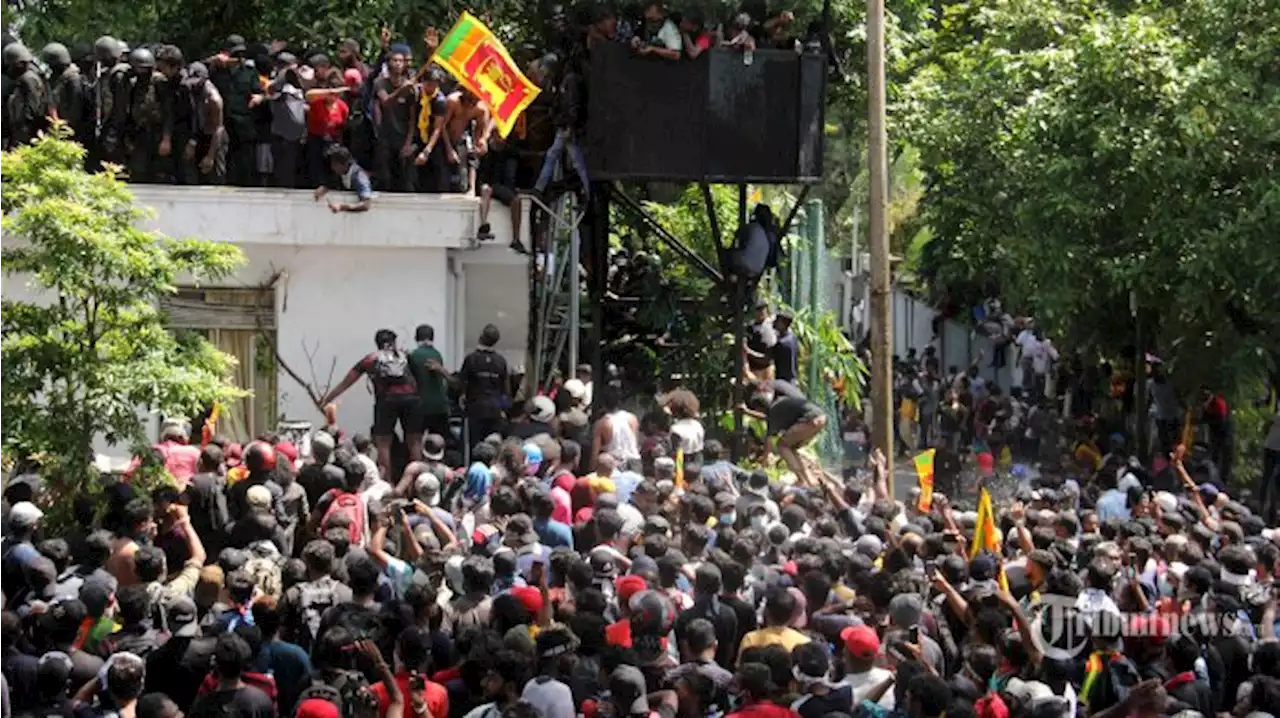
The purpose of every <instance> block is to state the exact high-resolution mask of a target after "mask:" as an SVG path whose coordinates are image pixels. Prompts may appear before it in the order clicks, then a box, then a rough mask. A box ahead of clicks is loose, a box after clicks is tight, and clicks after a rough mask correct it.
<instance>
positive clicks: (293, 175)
mask: <svg viewBox="0 0 1280 718" xmlns="http://www.w3.org/2000/svg"><path fill="white" fill-rule="evenodd" d="M302 148H303V144H302V143H301V142H299V141H295V140H286V139H284V138H283V137H272V138H271V154H272V156H273V157H274V159H275V171H274V172H273V174H272V178H271V184H272V186H273V187H284V188H286V189H294V188H296V187H298V186H299V185H298V178H299V173H300V169H301V160H302Z"/></svg>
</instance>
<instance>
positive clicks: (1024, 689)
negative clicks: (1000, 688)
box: [1005, 678, 1054, 705]
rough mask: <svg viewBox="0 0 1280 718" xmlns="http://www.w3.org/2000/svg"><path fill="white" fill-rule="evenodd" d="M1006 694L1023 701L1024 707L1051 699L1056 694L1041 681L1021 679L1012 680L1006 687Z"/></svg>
mask: <svg viewBox="0 0 1280 718" xmlns="http://www.w3.org/2000/svg"><path fill="white" fill-rule="evenodd" d="M1005 692H1006V693H1008V694H1009V695H1011V696H1014V697H1016V698H1017V699H1019V700H1021V701H1022V702H1023V704H1024V705H1025V704H1028V703H1031V702H1032V701H1037V700H1040V699H1041V698H1049V697H1051V696H1053V694H1054V693H1053V689H1052V688H1050V687H1049V686H1048V684H1045V683H1041V682H1040V681H1024V680H1022V679H1020V678H1010V679H1009V683H1008V684H1007V685H1006V686H1005Z"/></svg>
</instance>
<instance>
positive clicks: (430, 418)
mask: <svg viewBox="0 0 1280 718" xmlns="http://www.w3.org/2000/svg"><path fill="white" fill-rule="evenodd" d="M419 407H420V408H419V411H418V416H417V417H416V420H415V422H414V428H416V429H417V430H418V431H420V432H422V433H423V434H424V435H425V434H439V435H440V436H443V437H444V438H445V440H446V441H447V440H448V439H449V415H448V414H428V413H427V410H426V408H425V407H422V406H421V402H419Z"/></svg>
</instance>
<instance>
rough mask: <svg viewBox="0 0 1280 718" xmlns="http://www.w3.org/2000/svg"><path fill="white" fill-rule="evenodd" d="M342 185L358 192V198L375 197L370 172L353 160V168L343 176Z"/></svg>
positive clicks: (362, 199) (361, 199)
mask: <svg viewBox="0 0 1280 718" xmlns="http://www.w3.org/2000/svg"><path fill="white" fill-rule="evenodd" d="M342 186H343V187H344V188H346V189H349V190H351V191H352V192H355V193H356V198H357V199H359V200H360V201H362V202H363V201H364V200H366V199H373V182H372V181H370V179H369V173H368V172H365V171H364V168H363V167H361V166H360V165H358V164H356V163H354V162H352V163H351V168H350V169H348V170H347V173H346V174H345V175H343V177H342Z"/></svg>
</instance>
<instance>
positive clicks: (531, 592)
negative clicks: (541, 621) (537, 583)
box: [511, 586, 542, 618]
mask: <svg viewBox="0 0 1280 718" xmlns="http://www.w3.org/2000/svg"><path fill="white" fill-rule="evenodd" d="M511 595H512V596H515V597H516V598H517V599H519V600H520V603H522V604H524V607H525V608H526V609H528V611H529V613H530V614H531V615H532V616H533V617H534V618H537V617H538V613H539V612H540V611H542V591H541V590H539V589H538V588H536V587H534V586H514V587H512V589H511Z"/></svg>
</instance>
